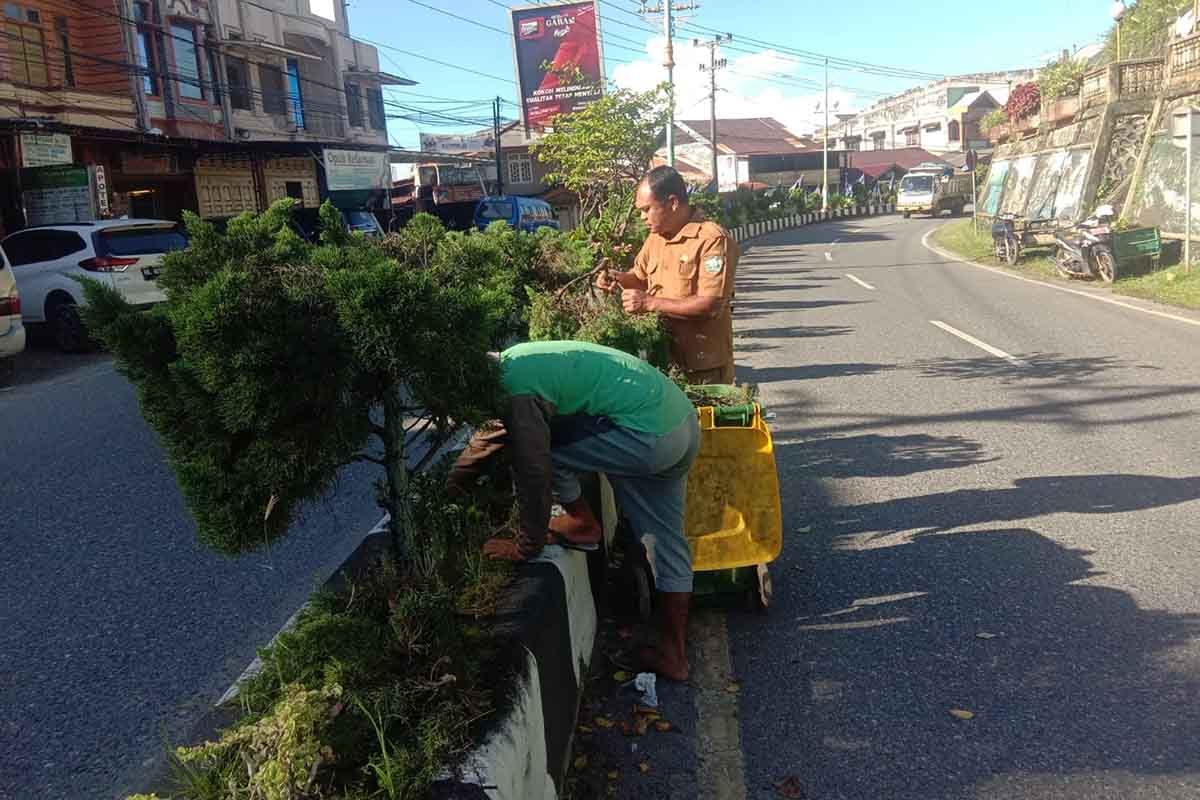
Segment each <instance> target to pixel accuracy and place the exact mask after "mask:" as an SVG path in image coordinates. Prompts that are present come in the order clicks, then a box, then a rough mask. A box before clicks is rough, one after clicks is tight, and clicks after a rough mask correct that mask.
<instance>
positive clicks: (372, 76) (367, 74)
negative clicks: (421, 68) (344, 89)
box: [346, 69, 417, 86]
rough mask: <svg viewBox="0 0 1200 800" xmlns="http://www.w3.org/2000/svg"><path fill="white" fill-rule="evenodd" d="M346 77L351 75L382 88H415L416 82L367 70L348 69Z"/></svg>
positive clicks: (388, 73) (386, 73) (387, 73)
mask: <svg viewBox="0 0 1200 800" xmlns="http://www.w3.org/2000/svg"><path fill="white" fill-rule="evenodd" d="M346 74H347V75H353V76H354V77H356V78H360V79H363V78H365V79H366V80H369V81H378V82H379V83H380V84H381V85H383V86H416V85H417V82H416V81H414V80H412V79H411V78H401V77H400V76H399V75H393V74H391V73H390V72H375V71H374V70H369V69H348V70H346Z"/></svg>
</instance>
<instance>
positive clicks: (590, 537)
mask: <svg viewBox="0 0 1200 800" xmlns="http://www.w3.org/2000/svg"><path fill="white" fill-rule="evenodd" d="M563 508H564V509H565V510H566V512H567V513H565V514H563V515H562V516H560V517H551V518H550V530H551V531H553V532H554V533H555V534H557V535H558V536H560V537H561V538H562V539H563V540H564V541H567V542H570V543H571V544H585V545H586V544H597V543H598V542H599V541H600V537H601V536H603V535H604V529H603V528H602V527H601V526H600V521H599V520H597V519H596V515H595V514H593V513H592V509H591V508H589V507H588V504H587V501H586V500H584V499H583V498H582V497H580V498H579V499H577V500H575V501H574V502H572V503H563Z"/></svg>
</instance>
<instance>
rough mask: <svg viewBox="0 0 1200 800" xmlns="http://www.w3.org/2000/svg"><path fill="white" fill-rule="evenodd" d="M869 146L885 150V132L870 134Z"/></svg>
mask: <svg viewBox="0 0 1200 800" xmlns="http://www.w3.org/2000/svg"><path fill="white" fill-rule="evenodd" d="M871 147H872V148H874V149H875V150H886V149H887V134H886V133H873V134H871Z"/></svg>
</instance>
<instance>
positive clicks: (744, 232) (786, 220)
mask: <svg viewBox="0 0 1200 800" xmlns="http://www.w3.org/2000/svg"><path fill="white" fill-rule="evenodd" d="M895 212H896V207H895V205H892V204H889V205H883V206H874V205H868V206H854V207H853V208H843V209H836V210H830V211H827V212H821V211H816V212H810V213H808V214H792V215H790V216H786V217H776V218H774V219H767V220H760V221H758V222H747V223H746V224H744V225H739V226H737V227H736V228H734V229H733V230H731V231H730V233H731V234H732V235H733V240H734V241H735V242H737V243H738V244H741V243H742V242H748V241H750V240H752V239H757V238H758V237H760V236H765V235H766V234H768V233H776V232H778V231H788V230H794V229H796V228H803V227H805V226H808V225H814V224H816V223H818V222H831V221H833V220H838V219H853V218H857V217H877V216H883V215H886V214H894V213H895Z"/></svg>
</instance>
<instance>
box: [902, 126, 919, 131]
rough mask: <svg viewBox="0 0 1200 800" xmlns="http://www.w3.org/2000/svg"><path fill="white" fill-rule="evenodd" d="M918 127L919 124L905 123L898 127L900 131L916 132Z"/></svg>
mask: <svg viewBox="0 0 1200 800" xmlns="http://www.w3.org/2000/svg"><path fill="white" fill-rule="evenodd" d="M920 127H921V126H920V125H907V126H905V127H903V128H901V129H900V133H916V132H917V130H918V129H920Z"/></svg>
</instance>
